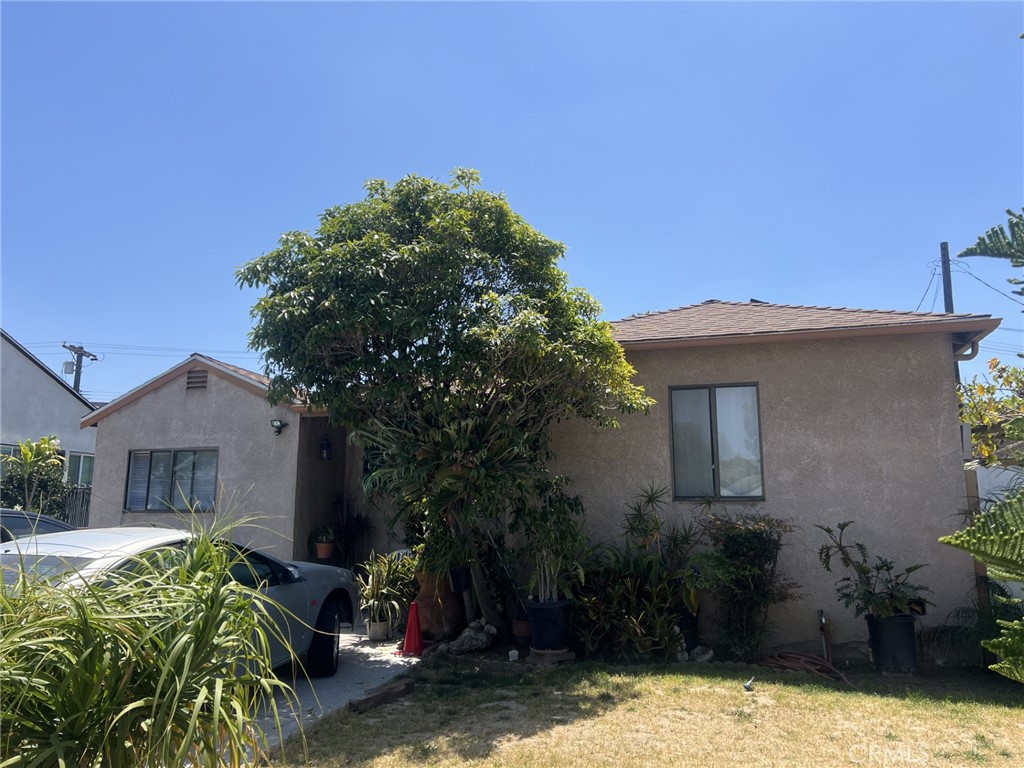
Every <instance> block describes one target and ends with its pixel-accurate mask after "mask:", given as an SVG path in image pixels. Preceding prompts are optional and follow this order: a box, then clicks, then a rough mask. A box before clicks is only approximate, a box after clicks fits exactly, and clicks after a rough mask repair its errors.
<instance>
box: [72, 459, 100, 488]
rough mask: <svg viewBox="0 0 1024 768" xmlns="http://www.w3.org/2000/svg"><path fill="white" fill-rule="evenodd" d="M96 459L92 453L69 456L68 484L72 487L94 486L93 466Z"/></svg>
mask: <svg viewBox="0 0 1024 768" xmlns="http://www.w3.org/2000/svg"><path fill="white" fill-rule="evenodd" d="M94 461H95V457H94V456H93V455H92V454H91V453H74V452H72V453H70V454H68V461H67V465H68V482H69V483H71V484H72V485H92V466H93V462H94Z"/></svg>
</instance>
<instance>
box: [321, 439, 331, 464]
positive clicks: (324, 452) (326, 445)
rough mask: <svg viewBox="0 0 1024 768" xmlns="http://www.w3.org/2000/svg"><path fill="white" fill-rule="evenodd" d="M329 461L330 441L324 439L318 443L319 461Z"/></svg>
mask: <svg viewBox="0 0 1024 768" xmlns="http://www.w3.org/2000/svg"><path fill="white" fill-rule="evenodd" d="M330 460H331V441H330V440H328V439H327V438H326V437H325V438H324V439H323V440H321V441H320V461H330Z"/></svg>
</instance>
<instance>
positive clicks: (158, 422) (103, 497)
mask: <svg viewBox="0 0 1024 768" xmlns="http://www.w3.org/2000/svg"><path fill="white" fill-rule="evenodd" d="M275 418H277V419H281V420H282V421H285V422H287V423H288V426H287V427H285V429H284V430H283V431H282V432H281V434H280V435H275V434H274V430H273V429H272V428H271V426H270V420H271V419H275ZM301 418H302V417H301V416H300V414H298V413H296V412H294V411H292V410H291V409H290V408H288V407H286V406H277V407H271V406H270V405H269V404H268V403H267V401H266V399H265V398H264V397H262V396H260V395H259V394H256V393H254V392H251V391H249V390H247V389H245V388H242V387H239V386H237V385H236V384H234V383H232V382H231V381H229V380H226V379H224V378H222V377H220V376H215V375H212V374H211V375H210V376H209V380H208V386H207V388H206V389H200V390H186V387H185V375H184V374H183V375H181V376H178V377H175V378H172V379H170V380H169V381H168V382H167V383H165V384H164V385H163V386H160V387H158V388H156V389H155V390H153V391H152V392H149V393H147V394H146V395H145V396H144V397H142V398H140V399H138V400H135V401H134V402H130V403H128V404H126V405H124V406H123V407H121V408H120V409H118V410H115V411H113V412H111V413H110V414H108V415H106V416H105V417H104V418H103V419H102V420H101V421H100V422H99V424H98V425H97V428H96V431H97V436H96V468H95V475H94V478H93V491H92V505H91V517H90V525H91V526H92V527H102V526H115V525H131V524H147V523H151V522H152V523H157V524H162V525H171V526H176V527H188V526H189V525H191V524H192V523H193V521H192V520H191V516H190V515H188V514H184V515H182V514H177V513H173V512H126V511H123V507H124V497H125V487H126V477H127V471H128V457H129V454H130V453H131V452H132V451H136V450H168V449H202V448H216V449H217V451H218V456H217V483H218V490H217V499H216V511H215V513H213V514H214V515H216V516H217V517H218V518H226V517H229V518H234V519H241V518H245V519H247V520H250V522H249V523H247V524H246V525H245V526H244V527H242V528H239V529H237V530H236V531H235V536H234V538H235V539H236V540H237V541H238V542H239V543H243V544H248V545H250V546H253V547H256V548H260V549H263V550H265V551H268V552H270V553H272V554H274V555H277V556H278V557H283V558H286V559H291V558H293V557H294V556H296V555H299V556H303V555H305V554H306V552H307V550H306V536H307V535H308V532H309V530H308V527H307V526H308V525H310V524H312V522H313V521H314V520H315V519H316V517H315V516H314V514H313V505H312V501H311V497H310V493H309V487H310V486H312V485H315V486H316V488H317V490H319V491H321V492H323V493H324V494H325V495H326V496H328V497H333V495H334V493H335V488H334V487H332V485H331V482H332V481H330V480H326V481H321V480H319V479H317V480H316V481H315V483H314V481H313V478H312V477H311V473H316V472H319V473H326V474H333V475H334V476H336V478H337V479H336V482H337V484H338V488H337V492H341V488H342V487H343V483H344V473H343V464H344V455H345V454H344V439H343V437H342V438H340V439H337V440H336V442H335V446H336V448H335V460H334V461H332V462H323V463H321V467H320V468H315V469H312V470H310V469H306V470H304V471H303V472H302V473H300V471H299V465H300V462H301V463H309V462H310V461H316V460H317V457H316V453H315V448H316V447H317V446H318V444H319V441H320V439H321V437H322V436H323V435H322V434H321V430H309V429H303V428H300V419H301ZM331 434H332V435H334V433H331ZM334 437H338V436H337V435H334ZM302 438H305V440H304V441H303V440H302ZM310 454H311V455H310ZM300 481H301V482H302V483H303V493H302V494H298V493H297V483H298V482H300ZM300 500H301V502H302V511H301V514H300V515H299V519H298V524H299V527H298V529H297V520H296V503H297V501H300ZM323 505H324V506H325V507H326V505H327V502H326V501H325V502H324V504H323ZM324 511H325V512H326V509H325V510H324ZM317 512H319V510H317ZM199 517H201V519H202V521H205V522H209V521H210V520H211V519H212V515H208V514H205V513H204V514H202V515H200V516H199Z"/></svg>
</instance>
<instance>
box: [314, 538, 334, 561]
mask: <svg viewBox="0 0 1024 768" xmlns="http://www.w3.org/2000/svg"><path fill="white" fill-rule="evenodd" d="M332 557H334V542H333V541H318V542H316V559H317V560H330V559H331V558H332Z"/></svg>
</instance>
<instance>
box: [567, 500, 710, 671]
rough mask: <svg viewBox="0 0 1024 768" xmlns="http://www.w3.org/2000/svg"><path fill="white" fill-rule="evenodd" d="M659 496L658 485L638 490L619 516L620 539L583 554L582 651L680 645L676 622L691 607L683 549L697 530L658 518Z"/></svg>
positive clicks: (689, 570) (691, 582)
mask: <svg viewBox="0 0 1024 768" xmlns="http://www.w3.org/2000/svg"><path fill="white" fill-rule="evenodd" d="M667 496H668V490H667V489H666V488H656V487H654V486H653V485H652V486H650V487H648V488H645V489H643V490H642V491H641V492H640V493H638V494H637V495H636V496H635V497H634V498H633V500H632V501H631V502H630V504H629V507H628V511H627V513H626V515H625V516H624V518H623V521H622V530H623V534H624V536H623V541H622V544H621V545H618V546H616V545H612V544H606V545H603V546H600V547H597V548H595V549H593V550H592V551H591V552H590V553H589V554H588V556H587V557H586V558H585V560H584V572H585V574H586V580H585V582H584V584H583V586H582V587H581V589H580V593H579V595H578V598H577V604H576V608H577V610H576V618H575V622H574V623H575V625H576V627H577V632H578V633H579V635H580V637H581V639H582V641H583V644H584V646H585V647H586V649H587V652H588V653H592V654H596V655H600V656H608V657H611V658H616V659H631V658H637V657H646V656H655V657H662V658H672V657H674V656H675V654H676V653H677V652H678V651H679V650H680V649H681V648H682V645H683V636H682V634H681V632H680V630H679V623H680V621H681V620H682V618H683V616H684V614H685V613H687V612H689V613H691V614H694V615H696V613H697V609H698V607H699V604H698V600H697V572H696V570H695V569H694V568H693V567H692V565H691V550H692V549H693V547H694V546H695V545H696V544H697V543H698V539H699V537H700V531H699V529H698V528H697V527H696V526H695V525H694V524H692V523H686V524H682V525H680V524H675V523H674V524H672V525H666V523H665V521H664V520H663V519H662V517H661V509H662V508H663V506H664V503H665V499H666V498H667Z"/></svg>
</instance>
